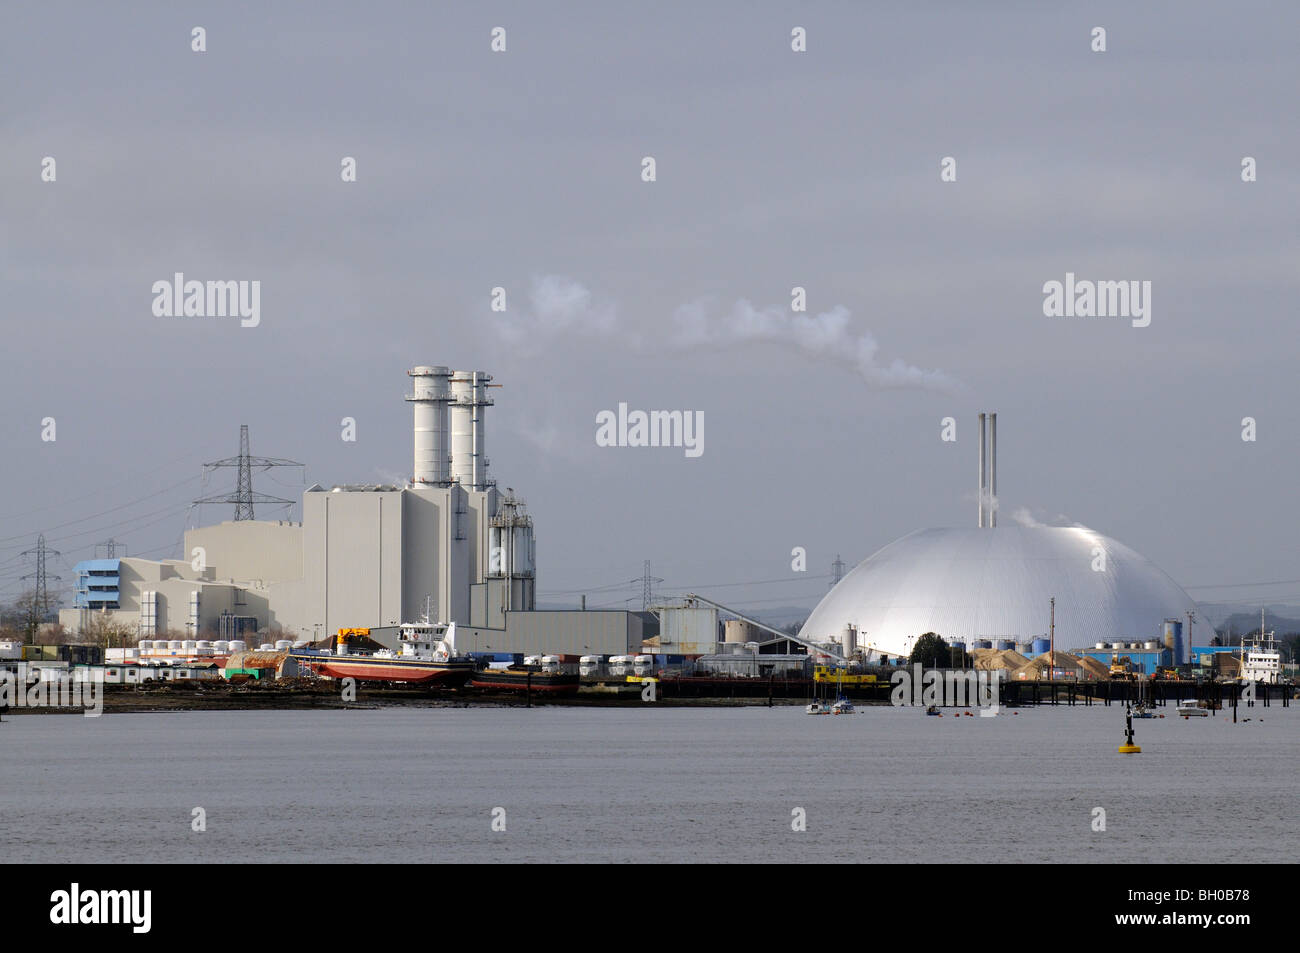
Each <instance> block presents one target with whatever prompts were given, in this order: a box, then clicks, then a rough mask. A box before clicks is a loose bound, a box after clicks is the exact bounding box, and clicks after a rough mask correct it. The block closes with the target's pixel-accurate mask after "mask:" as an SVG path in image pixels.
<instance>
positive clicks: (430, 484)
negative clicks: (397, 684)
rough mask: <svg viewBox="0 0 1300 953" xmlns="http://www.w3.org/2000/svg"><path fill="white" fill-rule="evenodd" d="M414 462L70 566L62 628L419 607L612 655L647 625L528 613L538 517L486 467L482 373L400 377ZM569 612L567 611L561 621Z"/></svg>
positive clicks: (473, 633)
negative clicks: (406, 387) (283, 507)
mask: <svg viewBox="0 0 1300 953" xmlns="http://www.w3.org/2000/svg"><path fill="white" fill-rule="evenodd" d="M407 374H408V376H409V377H410V378H411V385H412V386H411V392H410V394H409V395H408V396H407V397H406V400H407V402H408V403H410V404H411V405H412V409H413V422H414V435H413V444H414V461H413V469H412V476H411V479H410V480H409V481H408V482H407V483H406V484H405V485H401V486H398V485H381V486H370V485H364V486H358V485H343V486H335V487H331V488H329V489H326V488H324V487H322V486H319V485H317V486H313V487H311V488H309V489H308V490H307V491H306V492H304V494H303V498H302V522H301V523H294V522H287V521H264V520H235V521H228V522H224V523H220V524H217V525H214V526H205V527H201V528H198V529H192V530H189V531H187V532H186V533H185V556H186V559H183V560H160V561H154V560H145V559H131V558H125V559H116V560H89V561H87V562H86V563H81V564H78V566H77V573H78V583H77V596H76V603H75V605H76V608H73V609H66V610H63V612H61V613H60V622H62V623H63V624H64V626H65V627H67V628H70V629H74V630H76V629H80V628H81V627H82V626H84V625H86V624H87V621H88V619H89V617H90V616H89V614H90V613H99V614H101V615H104V616H107V615H110V614H111V616H112V618H113V620H114V621H115V622H118V623H121V624H124V625H126V626H128V627H133V628H136V629H137V631H138V632H139V635H140V637H142V638H151V637H156V636H160V635H163V634H165V633H167V632H168V631H169V630H170V631H173V632H174V631H176V630H178V629H179V630H183V631H184V633H185V637H186V638H190V639H197V638H201V637H209V636H214V635H216V634H217V633H218V631H221V630H223V629H232V627H235V628H240V629H241V630H243V629H249V628H255V629H258V630H263V631H265V630H268V629H273V630H280V631H282V632H284V633H287V637H292V638H296V639H311V640H313V641H314V640H319V639H321V638H323V637H325V636H327V635H330V634H332V633H334V632H335V631H337V630H338V629H340V628H372V629H382V628H384V627H388V626H395V625H397V624H399V623H402V622H412V621H417V620H420V619H422V618H424V617H425V616H426V615H427V616H428V618H429V619H430V620H431V621H435V622H455V623H457V633H458V639H457V645H458V648H460V649H462V650H465V651H491V652H519V651H524V652H527V651H547V652H554V653H569V652H573V653H579V654H606V653H607V654H620V653H624V652H626V651H628V650H629V648H639V646H640V643H641V640H642V639H643V638H645V637H649V636H650V635H653V634H654V633H653V630H652V629H651V627H650V626H649V625H648V621H649V620H647V619H646V618H645V617H644V616H643V614H640V613H630V612H621V611H609V612H599V613H596V612H592V613H578V612H573V613H567V612H535V611H534V610H535V606H536V582H537V559H536V548H535V539H534V535H533V521H532V518H531V517H530V516H529V515H528V513H527V511H526V509H525V506H524V504H523V501H522V500H521V499H519V498H518V497H516V496H514V495H512V494H510V493H503V492H501V491H500V490H498V488H497V485H496V482H495V481H494V480H492V479H491V478H490V477H489V475H488V469H489V467H488V463H489V461H488V458H487V455H486V426H485V416H486V410H487V408H488V407H490V406H491V405H492V404H493V400H492V398H491V397H489V396H488V389H489V388H490V387H493V386H495V385H493V384H492V383H491V381H492V377H491V375H489V374H486V373H484V372H483V371H452V370H450V369H449V368H447V367H444V366H420V367H416V368H413V369H412V370H410V371H408V372H407ZM566 616H568V617H570V618H564V617H566Z"/></svg>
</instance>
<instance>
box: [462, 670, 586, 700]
mask: <svg viewBox="0 0 1300 953" xmlns="http://www.w3.org/2000/svg"><path fill="white" fill-rule="evenodd" d="M469 685H470V688H474V689H477V690H479V691H483V692H521V693H530V692H531V693H532V694H534V695H547V696H550V697H553V698H560V697H566V696H572V695H576V694H578V687H579V678H578V675H577V673H576V672H575V673H569V672H545V671H542V669H541V667H540V666H535V665H511V666H510V667H509V668H483V669H479V670H478V671H476V672H475V673H474V674H473V675H471V676H470V680H469Z"/></svg>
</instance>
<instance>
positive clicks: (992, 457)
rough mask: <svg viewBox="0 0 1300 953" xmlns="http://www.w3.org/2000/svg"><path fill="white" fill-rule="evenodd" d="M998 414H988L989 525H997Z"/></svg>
mask: <svg viewBox="0 0 1300 953" xmlns="http://www.w3.org/2000/svg"><path fill="white" fill-rule="evenodd" d="M997 503H998V415H997V414H989V526H997V525H998V506H997Z"/></svg>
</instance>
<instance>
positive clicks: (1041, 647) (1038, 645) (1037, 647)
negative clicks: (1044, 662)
mask: <svg viewBox="0 0 1300 953" xmlns="http://www.w3.org/2000/svg"><path fill="white" fill-rule="evenodd" d="M1032 645H1033V648H1032V651H1033V653H1034V654H1035V655H1045V654H1046V653H1048V652H1050V651H1051V650H1052V640H1051V639H1034V641H1033V643H1032Z"/></svg>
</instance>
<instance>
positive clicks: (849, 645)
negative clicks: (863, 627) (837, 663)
mask: <svg viewBox="0 0 1300 953" xmlns="http://www.w3.org/2000/svg"><path fill="white" fill-rule="evenodd" d="M840 648H841V649H842V650H843V652H844V657H845V658H852V657H853V654H854V653H855V652H857V650H858V630H857V627H856V626H852V625H846V626H845V627H844V631H843V632H842V633H840Z"/></svg>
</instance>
